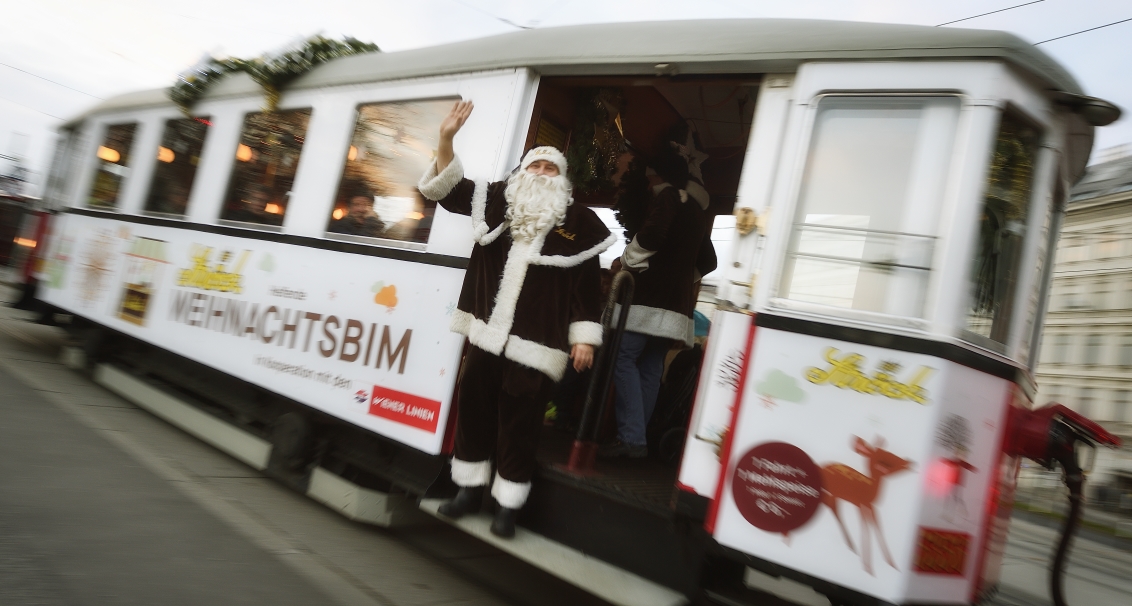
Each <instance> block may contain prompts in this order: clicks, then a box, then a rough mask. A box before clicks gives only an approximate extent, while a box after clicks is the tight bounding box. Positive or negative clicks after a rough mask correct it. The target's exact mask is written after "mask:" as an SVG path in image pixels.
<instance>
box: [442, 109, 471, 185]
mask: <svg viewBox="0 0 1132 606" xmlns="http://www.w3.org/2000/svg"><path fill="white" fill-rule="evenodd" d="M473 107H474V105H473V103H472V102H471V101H457V102H456V105H453V106H452V111H450V112H448V115H447V116H445V117H444V120H442V121H441V122H440V141H439V142H437V145H436V172H438V173H439V172H441V171H443V170H444V169H445V168H447V167H448V163H449V162H452V158H453V155H454V154H455V152H454V151H452V139H453V138H454V137H455V136H456V133H458V132H460V129H461V128H463V126H464V123H465V122H467V121H468V116H470V115H472V108H473Z"/></svg>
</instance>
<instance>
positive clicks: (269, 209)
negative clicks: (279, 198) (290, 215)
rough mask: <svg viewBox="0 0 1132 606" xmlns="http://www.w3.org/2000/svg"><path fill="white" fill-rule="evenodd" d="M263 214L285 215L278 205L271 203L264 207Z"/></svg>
mask: <svg viewBox="0 0 1132 606" xmlns="http://www.w3.org/2000/svg"><path fill="white" fill-rule="evenodd" d="M263 212H265V213H271V214H273V215H280V214H283V209H282V208H281V207H280V206H279V205H278V204H275V203H274V202H271V203H268V205H267V206H264V207H263Z"/></svg>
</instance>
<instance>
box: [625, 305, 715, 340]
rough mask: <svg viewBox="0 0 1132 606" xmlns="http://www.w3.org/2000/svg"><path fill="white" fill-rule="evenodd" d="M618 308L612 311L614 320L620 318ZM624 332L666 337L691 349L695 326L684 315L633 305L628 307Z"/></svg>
mask: <svg viewBox="0 0 1132 606" xmlns="http://www.w3.org/2000/svg"><path fill="white" fill-rule="evenodd" d="M619 312H620V307H618V309H615V310H614V316H613V317H615V318H618V317H620V315H619ZM625 330H631V331H633V332H639V333H642V334H646V335H653V336H654V337H667V338H669V339H676V340H677V341H681V342H683V343H684V345H685V346H686V347H691V346H692V344H693V343H694V337H695V324H694V323H693V322H692V319H691V318H689V317H688V316H685V315H684V314H680V313H676V312H674V311H672V310H669V309H664V308H661V307H649V306H647V305H633V306H631V307H629V319H628V320H625Z"/></svg>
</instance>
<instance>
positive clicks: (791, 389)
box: [755, 369, 806, 402]
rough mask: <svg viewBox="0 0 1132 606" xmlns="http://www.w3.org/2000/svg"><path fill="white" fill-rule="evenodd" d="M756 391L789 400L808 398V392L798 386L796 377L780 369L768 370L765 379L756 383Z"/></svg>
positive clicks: (798, 400) (797, 400) (799, 400)
mask: <svg viewBox="0 0 1132 606" xmlns="http://www.w3.org/2000/svg"><path fill="white" fill-rule="evenodd" d="M755 391H756V392H758V394H759V395H762V396H767V397H768V398H777V399H779V400H786V401H787V402H801V401H802V400H804V399H805V398H806V392H805V391H802V388H801V387H798V382H797V381H795V380H794V377H791V376H790V375H788V374H786V373H784V372H782V371H781V370H778V369H773V370H771V371H770V372H768V373H767V374H766V376H765V377H763V380H762V381H759V383H758V384H757V385H755Z"/></svg>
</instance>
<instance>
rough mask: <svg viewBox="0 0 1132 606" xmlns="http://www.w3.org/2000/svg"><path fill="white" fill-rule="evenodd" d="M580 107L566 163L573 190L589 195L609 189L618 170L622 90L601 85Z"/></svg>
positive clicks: (622, 139) (620, 141)
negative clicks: (612, 177)
mask: <svg viewBox="0 0 1132 606" xmlns="http://www.w3.org/2000/svg"><path fill="white" fill-rule="evenodd" d="M589 95H590V96H589V98H588V99H587V100H586V101H585V102H584V103H582V104H581V105H580V106H579V107H578V114H577V119H576V121H575V123H574V131H573V134H572V135H571V136H570V149H568V150H566V163H567V164H569V166H570V174H569V177H570V182H571V183H573V184H574V189H575V190H577V191H578V192H580V193H583V194H586V193H591V192H596V191H601V190H605V189H609V188H611V187H612V186H613V183H612V181H610V177H611V176H612V175H613V173H615V172H616V171H617V158H618V156H620V155H621V148H622V143H623V141H624V137H623V136H622V135H621V131H620V126H619V125H620V117H621V108H622V105H623V104H624V101H623V99H622V97H621V91H619V90H617V89H614V88H599V89H593V90H592V91H590V92H589Z"/></svg>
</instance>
